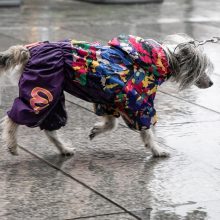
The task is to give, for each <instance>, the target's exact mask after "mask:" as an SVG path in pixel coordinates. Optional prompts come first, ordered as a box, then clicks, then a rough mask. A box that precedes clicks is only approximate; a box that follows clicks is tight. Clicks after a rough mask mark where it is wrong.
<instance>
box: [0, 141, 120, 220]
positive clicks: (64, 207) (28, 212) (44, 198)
mask: <svg viewBox="0 0 220 220" xmlns="http://www.w3.org/2000/svg"><path fill="white" fill-rule="evenodd" d="M1 146H2V143H1ZM1 149H2V148H1ZM0 160H1V164H0V176H1V177H0V185H1V187H0V219H2V220H6V219H68V218H69V219H70V218H77V217H86V216H95V215H101V214H102V215H104V214H105V213H107V214H109V213H111V212H112V213H117V212H119V213H120V212H121V210H120V209H119V208H117V207H115V206H114V205H112V204H110V203H109V202H108V201H105V199H103V198H101V197H99V196H98V195H96V194H95V193H93V192H91V191H90V190H88V189H86V188H85V187H83V186H82V185H80V184H79V183H77V182H75V181H73V180H72V179H69V178H68V177H66V176H65V175H63V174H62V173H60V172H59V171H57V170H55V169H53V168H51V167H49V166H48V165H47V164H46V163H44V162H42V161H40V160H39V159H37V158H36V157H33V156H31V155H30V154H28V153H26V152H24V151H22V150H21V149H20V153H19V157H15V156H11V155H10V154H9V153H8V152H6V151H4V150H3V151H2V150H1V155H0ZM52 160H53V159H52ZM58 163H59V162H58ZM61 164H62V160H60V166H61Z"/></svg>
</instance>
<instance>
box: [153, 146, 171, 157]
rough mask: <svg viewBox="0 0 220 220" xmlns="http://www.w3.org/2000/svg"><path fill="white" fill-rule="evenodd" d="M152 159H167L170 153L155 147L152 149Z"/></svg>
mask: <svg viewBox="0 0 220 220" xmlns="http://www.w3.org/2000/svg"><path fill="white" fill-rule="evenodd" d="M152 153H153V156H154V157H169V156H170V153H169V152H168V151H166V150H165V149H163V148H161V147H156V148H154V149H152Z"/></svg>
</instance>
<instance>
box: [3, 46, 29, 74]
mask: <svg viewBox="0 0 220 220" xmlns="http://www.w3.org/2000/svg"><path fill="white" fill-rule="evenodd" d="M29 57H30V54H29V51H28V49H27V48H26V47H24V46H22V45H17V46H12V47H10V48H9V49H8V50H6V51H4V52H0V74H1V73H3V72H5V71H7V70H9V69H12V68H15V66H17V65H20V66H21V67H22V66H24V65H25V64H26V63H27V61H28V59H29Z"/></svg>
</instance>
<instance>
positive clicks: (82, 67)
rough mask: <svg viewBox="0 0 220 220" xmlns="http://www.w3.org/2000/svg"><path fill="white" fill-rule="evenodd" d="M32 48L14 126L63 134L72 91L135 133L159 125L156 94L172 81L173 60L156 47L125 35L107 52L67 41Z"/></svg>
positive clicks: (15, 106) (105, 48)
mask: <svg viewBox="0 0 220 220" xmlns="http://www.w3.org/2000/svg"><path fill="white" fill-rule="evenodd" d="M28 48H29V51H30V59H29V61H28V63H27V64H26V66H25V68H24V71H23V73H22V75H21V78H20V81H19V97H18V98H16V99H15V101H14V104H13V106H12V109H11V110H10V111H9V112H8V115H9V117H10V118H11V119H12V120H13V121H14V122H16V123H18V124H22V125H27V126H29V127H36V126H40V128H41V129H47V130H56V129H59V128H60V127H61V126H64V125H65V124H66V120H67V114H66V110H65V103H64V101H65V100H64V94H63V92H64V91H66V92H68V93H70V94H72V95H74V96H76V97H78V98H81V99H83V100H86V101H89V102H92V103H95V113H96V114H97V115H100V116H103V115H107V114H109V115H114V116H115V117H119V116H120V115H121V116H122V117H123V119H124V121H125V122H126V124H127V125H128V126H129V127H130V128H132V129H137V130H141V129H148V128H150V126H151V125H154V124H155V123H156V121H157V117H156V111H155V109H154V98H155V95H156V91H157V88H158V86H159V85H161V83H163V82H164V81H165V80H166V79H168V78H169V76H170V67H169V63H168V58H167V55H166V53H165V51H164V50H163V48H162V47H161V45H160V44H159V43H157V42H156V41H154V40H151V39H147V40H145V39H142V38H140V37H136V36H131V35H128V36H124V35H121V36H119V37H116V38H114V39H112V40H111V41H109V43H108V45H107V46H103V45H100V44H98V43H88V42H84V41H75V40H65V41H59V42H43V43H39V44H36V45H33V46H31V47H30V46H28Z"/></svg>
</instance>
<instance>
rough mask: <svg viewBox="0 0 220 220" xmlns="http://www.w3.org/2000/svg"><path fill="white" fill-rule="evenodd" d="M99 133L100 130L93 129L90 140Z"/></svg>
mask: <svg viewBox="0 0 220 220" xmlns="http://www.w3.org/2000/svg"><path fill="white" fill-rule="evenodd" d="M98 133H99V129H98V128H97V127H93V128H92V129H91V131H90V134H89V139H90V140H92V139H93V138H94V137H95V136H96V135H97V134H98Z"/></svg>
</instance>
